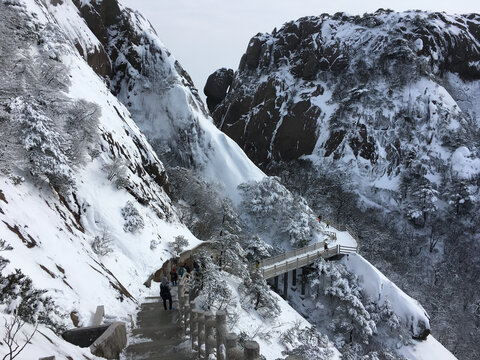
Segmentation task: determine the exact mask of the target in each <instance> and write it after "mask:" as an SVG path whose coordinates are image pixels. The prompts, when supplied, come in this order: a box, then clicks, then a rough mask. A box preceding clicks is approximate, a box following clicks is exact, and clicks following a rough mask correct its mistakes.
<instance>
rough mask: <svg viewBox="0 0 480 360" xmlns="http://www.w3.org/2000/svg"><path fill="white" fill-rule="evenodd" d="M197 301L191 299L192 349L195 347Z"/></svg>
mask: <svg viewBox="0 0 480 360" xmlns="http://www.w3.org/2000/svg"><path fill="white" fill-rule="evenodd" d="M196 316H197V314H196V313H195V303H194V302H193V301H190V340H191V341H192V349H195V340H196V339H195V336H196V334H195V327H196V325H197V324H196Z"/></svg>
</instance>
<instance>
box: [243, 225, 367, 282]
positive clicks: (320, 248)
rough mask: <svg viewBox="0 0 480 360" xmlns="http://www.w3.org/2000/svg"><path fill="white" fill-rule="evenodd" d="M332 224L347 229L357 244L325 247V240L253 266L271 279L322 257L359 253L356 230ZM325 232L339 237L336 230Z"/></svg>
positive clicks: (337, 227)
mask: <svg viewBox="0 0 480 360" xmlns="http://www.w3.org/2000/svg"><path fill="white" fill-rule="evenodd" d="M330 224H331V225H332V227H334V228H335V229H337V230H338V231H347V232H348V233H349V234H350V236H351V237H352V238H354V239H355V241H356V242H357V246H347V245H336V246H335V247H332V248H325V242H321V243H315V244H312V245H308V246H305V247H303V248H301V249H295V250H292V251H288V252H285V253H283V254H279V255H276V256H272V257H271V258H268V259H264V260H262V261H261V262H259V263H258V264H252V265H251V266H257V267H259V268H260V269H261V271H262V274H263V277H264V279H270V278H272V277H275V276H277V275H281V274H284V273H286V272H288V271H291V270H294V269H298V268H301V267H303V266H306V265H309V264H312V263H314V262H315V260H317V259H318V258H320V257H323V258H324V259H326V258H330V257H332V256H335V255H347V254H353V253H358V236H357V234H355V232H354V231H353V230H352V229H351V228H350V227H349V226H348V225H338V224H335V223H330ZM324 233H326V234H327V235H328V236H329V237H330V238H332V239H335V240H336V239H337V235H336V233H335V232H331V231H324Z"/></svg>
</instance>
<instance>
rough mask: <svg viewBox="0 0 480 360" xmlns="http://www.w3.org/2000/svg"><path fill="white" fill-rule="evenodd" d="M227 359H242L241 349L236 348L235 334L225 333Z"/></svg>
mask: <svg viewBox="0 0 480 360" xmlns="http://www.w3.org/2000/svg"><path fill="white" fill-rule="evenodd" d="M227 360H243V353H242V351H241V350H240V349H239V348H237V334H235V333H228V334H227Z"/></svg>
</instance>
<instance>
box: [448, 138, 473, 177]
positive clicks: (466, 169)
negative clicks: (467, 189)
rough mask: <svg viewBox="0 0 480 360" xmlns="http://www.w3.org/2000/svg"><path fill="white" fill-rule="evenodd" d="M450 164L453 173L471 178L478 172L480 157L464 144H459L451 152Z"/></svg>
mask: <svg viewBox="0 0 480 360" xmlns="http://www.w3.org/2000/svg"><path fill="white" fill-rule="evenodd" d="M451 166H452V171H453V173H454V174H455V175H456V176H457V177H458V178H460V179H471V178H473V177H474V176H476V175H478V174H480V159H479V158H476V157H473V154H472V153H471V151H470V150H469V149H468V148H467V147H466V146H460V147H459V148H458V149H457V150H455V151H454V152H453V154H452V158H451Z"/></svg>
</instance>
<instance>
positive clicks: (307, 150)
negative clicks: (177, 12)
mask: <svg viewBox="0 0 480 360" xmlns="http://www.w3.org/2000/svg"><path fill="white" fill-rule="evenodd" d="M479 42H480V16H479V15H475V14H470V15H464V16H448V15H446V14H443V13H422V12H406V13H393V12H391V11H384V10H379V11H377V12H376V13H375V14H366V15H364V16H347V15H345V14H343V13H337V14H335V15H333V16H329V15H326V14H324V15H322V16H320V17H305V18H302V19H299V20H297V21H292V22H289V23H287V24H285V25H284V26H283V27H282V28H281V29H280V30H278V31H276V30H275V31H274V32H273V33H272V34H257V35H256V36H254V37H253V38H252V39H251V41H250V43H249V45H248V47H247V50H246V52H245V54H244V55H243V57H242V59H241V62H240V66H239V69H238V71H237V72H236V74H235V77H234V80H233V83H232V86H231V88H230V90H229V92H228V94H227V96H226V98H225V99H224V100H223V101H222V102H221V103H220V104H219V105H218V106H217V105H215V106H214V109H213V117H214V119H215V122H216V125H217V126H218V127H219V128H220V129H222V130H223V131H224V132H225V133H226V134H227V135H229V136H231V137H232V138H233V139H234V140H235V141H237V143H238V144H239V145H240V146H241V147H242V148H243V149H244V151H246V152H247V154H248V155H249V157H250V158H251V159H254V161H255V162H256V163H257V164H260V165H261V166H262V168H263V169H267V168H268V166H269V164H272V163H275V162H278V161H281V160H290V159H296V158H299V157H301V156H303V155H310V154H312V153H313V151H314V149H316V151H317V152H318V153H321V155H322V156H325V157H330V156H332V157H333V158H336V159H339V158H341V157H343V156H344V155H346V154H347V153H348V152H352V153H353V155H354V156H355V158H358V159H360V158H361V159H364V160H366V161H367V162H369V163H370V164H371V165H374V164H376V163H377V161H380V162H381V163H383V164H385V166H386V167H388V169H389V170H388V171H389V173H391V172H392V171H394V168H395V167H396V164H398V159H397V155H398V153H399V152H398V149H397V148H396V147H393V146H390V145H389V144H393V143H396V142H400V143H402V142H403V139H400V138H399V137H398V136H394V137H392V136H391V130H392V129H393V128H398V126H399V123H398V121H405V122H406V123H407V124H410V125H407V126H408V127H410V128H412V129H413V128H416V129H418V127H419V126H420V124H419V123H418V122H417V121H413V119H412V116H411V114H407V113H409V112H411V111H412V110H413V109H412V107H418V105H416V104H412V103H413V101H414V99H410V105H407V106H402V105H401V103H402V102H405V99H404V98H403V93H404V91H407V89H408V86H411V85H412V84H418V81H420V80H421V79H423V78H428V79H429V81H432V85H434V86H435V84H439V85H443V84H444V83H445V80H442V79H445V77H446V76H447V75H448V74H455V76H458V77H459V78H460V79H462V80H476V79H480V45H479ZM215 74H217V73H215ZM215 74H212V76H214V75H215ZM427 92H428V91H427ZM432 92H433V91H430V94H419V95H420V96H421V98H422V99H421V102H423V103H425V104H428V103H429V101H430V102H431V101H432V100H434V99H433V98H434V95H432V94H431V93H432ZM222 96H223V94H222ZM406 100H407V101H406V102H408V98H407V99H406ZM415 100H419V99H415ZM380 104H385V107H384V109H383V110H382V109H381V108H379V107H378V105H380ZM381 106H383V105H381ZM431 106H433V107H436V108H438V109H437V110H436V111H437V113H438V112H439V111H441V110H440V107H441V106H440V104H439V103H438V102H437V103H432V105H431ZM394 107H395V108H396V109H395V110H391V109H392V108H394ZM444 108H445V107H444ZM211 110H212V108H211ZM453 111H455V110H454V109H453ZM412 121H413V122H412ZM440 131H442V130H440ZM379 133H380V134H379ZM387 133H390V134H387ZM379 135H380V136H379ZM438 135H439V136H440V137H441V136H443V135H446V134H445V133H443V134H438ZM382 148H383V149H382ZM383 150H385V152H386V157H387V158H388V159H387V160H386V161H382V156H384V155H383ZM382 171H383V170H382Z"/></svg>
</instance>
